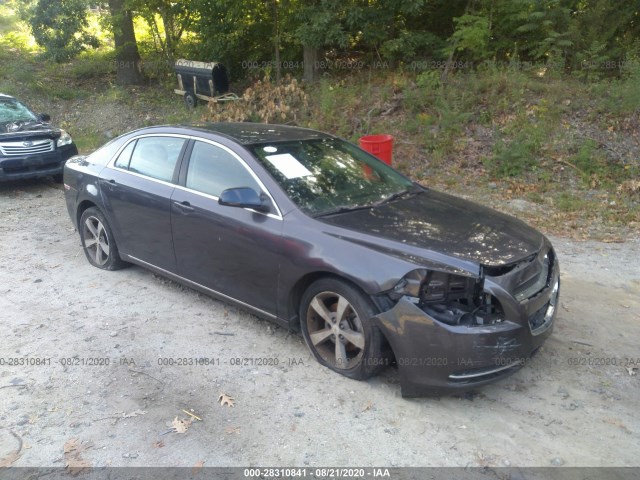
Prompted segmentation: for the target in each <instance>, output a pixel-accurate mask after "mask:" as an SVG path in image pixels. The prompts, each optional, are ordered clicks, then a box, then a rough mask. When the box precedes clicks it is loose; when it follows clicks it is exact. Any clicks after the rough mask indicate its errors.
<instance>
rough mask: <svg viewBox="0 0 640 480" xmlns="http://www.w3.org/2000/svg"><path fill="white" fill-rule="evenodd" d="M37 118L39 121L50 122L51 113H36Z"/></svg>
mask: <svg viewBox="0 0 640 480" xmlns="http://www.w3.org/2000/svg"><path fill="white" fill-rule="evenodd" d="M38 120H40V121H41V122H50V121H51V115H49V114H48V113H41V114H39V115H38Z"/></svg>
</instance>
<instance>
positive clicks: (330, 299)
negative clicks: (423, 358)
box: [299, 278, 387, 380]
mask: <svg viewBox="0 0 640 480" xmlns="http://www.w3.org/2000/svg"><path fill="white" fill-rule="evenodd" d="M339 310H341V312H342V319H341V321H340V319H338V318H337V315H339V314H340V312H339ZM375 314H376V310H375V308H374V306H373V303H372V302H371V300H369V299H368V298H367V297H366V296H365V295H364V294H363V293H361V292H360V291H359V290H358V289H356V288H355V287H354V286H352V285H350V284H348V283H346V282H344V281H342V280H338V279H333V278H324V279H320V280H317V281H316V282H314V283H312V284H311V285H310V286H309V288H307V290H306V291H305V293H304V295H303V296H302V300H301V302H300V312H299V315H300V326H301V330H302V336H303V337H304V341H305V342H306V344H307V347H309V350H311V353H312V354H313V355H314V357H315V358H316V360H318V362H320V363H321V364H322V365H324V366H325V367H328V368H330V369H331V370H333V371H335V372H338V373H340V374H342V375H344V376H345V377H349V378H352V379H354V380H364V379H367V378H369V377H372V376H374V375H375V374H376V373H378V372H379V371H380V370H382V368H383V367H384V366H385V365H386V364H387V356H386V355H385V354H384V353H383V351H382V347H383V337H382V333H381V332H380V330H378V328H376V327H375V326H374V325H372V323H371V320H370V319H371V318H372V317H373V316H374V315H375Z"/></svg>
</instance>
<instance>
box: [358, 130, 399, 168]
mask: <svg viewBox="0 0 640 480" xmlns="http://www.w3.org/2000/svg"><path fill="white" fill-rule="evenodd" d="M360 148H361V149H363V150H366V151H367V152H369V153H371V154H373V155H375V156H376V157H378V158H379V159H380V160H382V161H383V162H384V163H386V164H387V165H391V159H392V158H393V136H392V135H367V136H366V137H360Z"/></svg>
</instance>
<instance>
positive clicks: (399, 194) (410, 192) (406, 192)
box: [375, 187, 423, 207]
mask: <svg viewBox="0 0 640 480" xmlns="http://www.w3.org/2000/svg"><path fill="white" fill-rule="evenodd" d="M422 192H423V190H422V189H419V188H416V187H412V188H410V189H407V190H402V191H400V192H396V193H393V194H391V195H389V196H388V197H387V198H385V199H383V200H380V201H379V202H377V203H376V204H375V206H376V207H378V206H380V205H386V204H387V203H391V202H393V201H394V200H398V199H399V198H403V197H409V196H413V195H418V194H419V193H422Z"/></svg>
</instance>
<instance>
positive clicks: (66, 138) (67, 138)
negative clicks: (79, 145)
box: [56, 130, 73, 147]
mask: <svg viewBox="0 0 640 480" xmlns="http://www.w3.org/2000/svg"><path fill="white" fill-rule="evenodd" d="M71 142H73V139H72V138H71V135H69V134H68V133H67V132H65V131H64V130H60V138H59V139H58V140H56V146H58V147H62V146H63V145H69V144H70V143H71Z"/></svg>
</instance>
